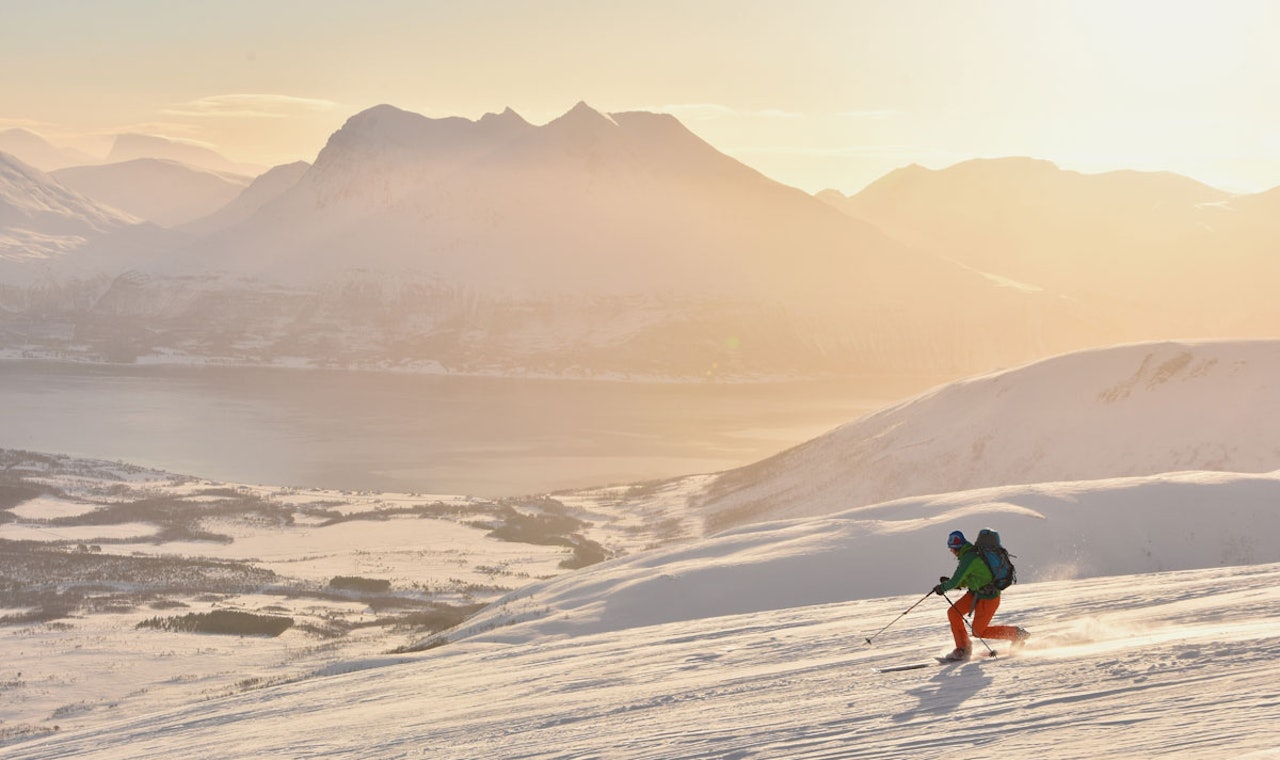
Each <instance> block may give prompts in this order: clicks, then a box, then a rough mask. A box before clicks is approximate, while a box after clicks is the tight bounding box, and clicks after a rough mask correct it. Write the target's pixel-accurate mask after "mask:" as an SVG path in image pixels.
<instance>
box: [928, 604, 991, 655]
mask: <svg viewBox="0 0 1280 760" xmlns="http://www.w3.org/2000/svg"><path fill="white" fill-rule="evenodd" d="M929 593H933V592H932V591H931V592H929ZM942 598H943V599H946V600H947V604H949V605H951V609H953V610H955V611H956V612H957V613H959V612H960V609H959V608H958V607H956V603H955V602H953V601H951V597H949V596H947V594H946V592H945V591H944V592H943V594H942ZM960 619H961V620H963V621H964V624H965V626H966V627H967V628H968V629H969V633H972V634H973V637H974V638H975V639H977V640H978V641H981V642H982V646H984V647H986V648H987V656H988V657H995V656H996V650H994V649H992V648H991V645H990V644H988V643H987V641H986V639H984V638H982V637H981V636H979V635H978V632H977V631H975V630H973V624H972V623H970V622H969V619H968V618H966V617H965V616H964V615H960Z"/></svg>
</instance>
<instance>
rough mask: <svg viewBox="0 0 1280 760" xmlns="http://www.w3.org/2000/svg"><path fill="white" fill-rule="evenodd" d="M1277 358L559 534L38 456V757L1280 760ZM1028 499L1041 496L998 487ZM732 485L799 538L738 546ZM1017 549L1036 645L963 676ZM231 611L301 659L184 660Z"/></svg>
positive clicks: (941, 430) (1037, 390)
mask: <svg viewBox="0 0 1280 760" xmlns="http://www.w3.org/2000/svg"><path fill="white" fill-rule="evenodd" d="M1275 351H1276V342H1274V341H1248V342H1234V343H1203V344H1199V343H1188V344H1176V345H1170V344H1160V345H1148V346H1126V347H1116V348H1112V349H1107V350H1099V351H1087V352H1082V353H1079V354H1074V355H1071V356H1066V357H1058V358H1056V359H1053V360H1050V361H1047V362H1041V363H1037V364H1032V365H1028V366H1026V367H1021V368H1016V369H1013V370H1009V371H1007V372H1004V373H996V374H993V375H990V376H986V377H982V378H974V379H971V380H967V381H963V382H961V383H954V384H950V385H947V386H943V387H940V388H938V389H935V390H933V391H930V392H927V393H924V394H921V395H920V396H918V397H916V398H914V399H910V400H907V401H904V402H902V403H900V404H896V405H893V406H892V407H890V408H888V409H886V410H883V411H881V412H877V413H873V414H870V415H867V416H866V417H864V418H862V419H860V420H856V421H853V422H851V423H850V424H848V425H846V426H842V427H841V428H839V429H838V430H836V431H833V432H832V433H831V434H828V435H825V436H822V437H820V438H819V439H817V440H816V441H815V442H813V443H811V444H803V445H801V446H798V447H796V448H794V449H792V450H790V451H788V452H786V456H785V457H782V461H785V462H787V463H788V466H787V467H785V468H779V467H777V466H776V462H774V463H773V464H772V465H766V464H765V463H762V464H761V465H749V466H747V467H744V468H739V469H738V470H732V471H728V472H725V473H715V474H710V475H700V476H690V477H685V478H675V479H671V480H665V481H654V482H649V483H640V484H633V485H625V486H616V487H609V488H597V489H587V490H580V491H573V492H564V493H556V494H549V495H546V496H541V497H537V496H535V497H527V498H524V499H510V500H488V499H477V498H474V497H463V496H432V495H425V494H399V495H396V494H352V493H340V492H325V491H320V490H318V489H312V490H307V489H297V488H293V489H288V488H279V487H270V486H245V485H237V484H228V483H217V482H212V481H208V480H203V479H200V478H192V477H188V476H176V475H170V474H167V473H159V472H155V471H150V470H145V469H141V468H133V467H130V466H128V465H123V464H119V463H116V464H112V463H106V462H84V461H78V460H70V459H67V458H59V457H47V456H44V455H36V454H23V453H21V452H7V453H6V455H5V456H6V462H5V468H4V472H5V473H6V478H7V479H6V480H5V481H4V484H3V485H4V487H3V489H0V497H3V498H4V502H3V507H4V510H3V511H2V512H0V514H4V515H5V516H6V517H5V521H4V522H3V523H0V540H2V541H3V542H4V544H3V552H0V556H2V557H3V559H4V562H5V563H6V564H5V569H4V571H3V572H2V573H0V575H3V576H4V578H5V583H6V584H7V585H6V586H5V589H6V598H7V599H8V600H9V601H8V602H7V603H6V605H5V606H6V609H4V610H3V611H0V617H4V618H5V623H4V625H2V626H0V654H3V661H4V662H6V663H8V664H7V665H6V666H5V669H4V670H3V671H0V689H2V690H3V692H2V693H3V694H4V696H5V700H4V706H3V708H2V709H3V712H2V713H0V721H3V722H2V723H0V730H3V731H4V732H5V734H4V736H5V741H6V743H7V744H6V746H5V750H6V757H15V758H53V757H73V756H74V757H103V758H125V757H128V758H138V757H161V756H170V755H174V754H181V755H184V756H219V757H245V758H248V757H260V756H285V757H298V758H303V757H333V756H340V757H370V758H386V757H444V758H474V757H481V756H491V757H502V758H552V757H563V758H568V757H573V758H579V757H620V758H725V757H737V758H746V757H768V758H806V757H810V758H818V757H829V758H833V757H885V758H890V757H949V756H953V755H954V754H955V753H956V752H963V753H964V754H966V755H968V756H975V757H997V756H1007V755H1009V754H1020V755H1028V754H1035V755H1037V756H1041V757H1049V758H1071V757H1095V756H1097V755H1099V754H1103V755H1111V756H1124V757H1160V756H1180V757H1212V758H1217V757H1222V758H1227V757H1230V758H1235V757H1275V756H1277V753H1276V750H1275V749H1274V748H1275V747H1276V746H1277V745H1278V744H1280V732H1278V731H1277V729H1276V728H1275V727H1274V726H1273V725H1272V724H1271V722H1270V718H1269V716H1270V715H1271V711H1272V710H1274V709H1275V706H1276V705H1277V704H1280V689H1277V687H1276V686H1275V684H1276V683H1280V680H1278V679H1277V676H1280V660H1277V656H1278V655H1280V628H1277V627H1276V615H1275V613H1274V610H1275V607H1276V604H1277V602H1278V601H1280V591H1278V590H1277V588H1280V586H1278V585H1277V581H1280V541H1278V540H1276V539H1277V537H1278V536H1280V512H1277V510H1276V509H1275V504H1277V503H1280V458H1278V456H1277V454H1276V451H1277V448H1276V446H1275V444H1274V441H1273V439H1272V437H1271V436H1269V435H1268V433H1267V431H1269V430H1274V429H1276V427H1277V424H1280V420H1277V414H1278V413H1280V410H1277V408H1276V406H1275V403H1274V401H1272V400H1271V399H1270V397H1269V395H1267V393H1266V392H1265V391H1266V389H1267V388H1269V387H1274V382H1275V377H1276V374H1275V366H1274V355H1275ZM1166 353H1167V354H1168V355H1169V356H1171V357H1173V358H1174V359H1175V361H1172V363H1171V361H1170V360H1169V359H1168V358H1160V357H1162V356H1164V355H1165V354H1166ZM1153 357H1154V358H1153ZM1099 388H1102V389H1104V390H1105V389H1110V390H1111V391H1113V392H1112V393H1111V394H1109V395H1108V394H1105V393H1103V394H1102V395H1101V396H1100V395H1099V391H1098V389H1099ZM1117 389H1121V390H1123V393H1121V392H1119V391H1117ZM1126 394H1127V395H1126ZM1064 419H1070V420H1072V421H1073V424H1070V425H1066V424H1064V423H1063V420H1064ZM1197 420H1199V422H1197ZM1014 423H1016V429H1014ZM988 426H990V428H988ZM925 431H929V432H931V435H929V436H925V435H924V432H925ZM966 436H976V437H978V438H982V439H984V440H986V442H987V445H986V446H985V447H984V448H983V449H982V451H981V454H982V456H975V457H972V458H970V459H969V466H967V467H959V466H955V465H954V463H953V464H952V465H951V466H949V467H946V468H941V469H938V470H937V471H934V472H931V473H929V475H930V477H932V478H934V480H929V481H927V482H929V483H931V485H930V486H929V487H928V488H926V489H925V490H924V491H923V492H921V491H920V490H919V488H918V487H913V486H912V483H911V478H910V477H908V476H906V475H904V474H902V473H904V472H906V471H908V470H910V469H912V468H915V469H916V470H917V471H919V472H920V473H921V475H924V474H925V470H926V469H927V468H928V466H929V463H930V462H935V461H952V458H951V456H950V455H949V454H948V452H950V451H952V450H954V448H955V447H956V446H959V447H960V448H962V449H964V450H965V451H968V452H974V451H975V450H974V448H973V446H972V445H971V443H970V442H969V439H968V438H967V437H966ZM1041 436H1047V437H1046V438H1044V440H1046V441H1049V442H1051V444H1052V449H1053V450H1052V452H1051V453H1050V452H1047V451H1046V452H1042V454H1041V456H1039V457H1037V458H1035V460H1034V462H1035V465H1034V467H1033V468H1031V469H1026V468H1025V467H1022V468H1013V469H1010V468H1009V467H1008V466H1007V465H1008V464H1010V463H1012V462H1016V461H1018V459H1017V458H1018V457H1019V456H1020V455H1021V454H1023V453H1024V452H1025V450H1026V448H1027V444H1026V441H1027V440H1040V437H1041ZM868 437H870V438H875V439H877V440H879V442H880V444H881V445H880V446H878V447H873V448H874V451H870V450H864V448H865V445H866V440H867V439H868ZM1228 440H1229V441H1231V442H1232V443H1231V445H1223V444H1222V443H1221V442H1222V441H1228ZM1103 441H1107V442H1109V444H1110V446H1111V448H1108V447H1105V446H1101V445H1100V444H1101V443H1102V442H1103ZM1046 445H1049V444H1046ZM1116 447H1118V448H1120V449H1123V450H1124V451H1125V452H1127V453H1126V455H1125V457H1124V458H1123V459H1122V460H1118V458H1117V456H1113V455H1111V454H1108V453H1107V452H1109V451H1112V450H1113V449H1115V448H1116ZM774 459H775V460H776V459H779V458H777V457H775V458H774ZM869 462H874V463H875V465H874V466H871V465H869V464H868V463H869ZM1055 470H1056V471H1060V472H1070V473H1072V477H1071V478H1070V479H1063V478H1057V479H1055V478H1053V477H1051V476H1050V475H1049V474H1050V473H1052V472H1054V471H1055ZM824 471H825V472H829V473H833V474H838V473H841V472H844V473H846V474H847V476H848V477H849V478H856V479H857V480H860V481H861V480H866V479H867V478H868V477H871V476H872V474H873V473H875V472H877V471H879V472H883V473H885V477H884V479H883V480H882V481H880V482H879V483H878V484H874V485H873V488H872V491H873V492H874V493H876V494H879V495H880V499H879V500H877V499H874V498H872V499H871V500H869V501H868V500H865V499H857V498H847V497H848V496H850V495H852V494H854V493H861V492H863V491H860V490H859V491H855V490H851V487H852V482H851V481H850V482H846V483H845V484H844V485H841V479H840V478H839V477H838V475H837V476H834V477H832V478H831V479H830V481H829V482H828V483H827V484H826V485H824V486H823V488H821V489H818V490H814V491H809V492H807V493H806V492H805V491H803V490H797V488H796V487H795V485H794V484H793V485H790V486H785V487H781V488H779V487H778V485H777V484H778V483H784V484H785V483H786V482H787V480H786V476H787V474H788V473H794V472H798V473H819V472H824ZM983 473H987V474H986V475H984V474H983ZM991 473H995V474H996V475H997V476H998V475H999V474H1000V473H1004V475H1003V477H1005V478H1011V476H1010V475H1009V473H1018V475H1017V477H1013V478H1011V479H1010V480H1009V482H1006V483H1002V484H1001V483H998V484H988V485H987V486H986V487H981V488H975V487H973V485H972V484H971V483H972V480H971V479H972V478H974V477H977V478H979V479H983V478H988V477H993V478H995V479H997V480H998V479H999V478H998V477H996V476H993V475H991ZM779 478H781V480H779ZM726 483H728V484H731V485H732V486H733V487H732V488H730V489H729V490H728V493H730V494H732V493H737V492H741V491H743V490H744V489H745V490H748V491H751V490H753V489H754V492H756V493H765V494H768V493H772V494H773V495H772V496H767V497H765V499H766V500H772V501H776V502H778V503H779V509H778V511H777V512H770V511H768V510H762V511H757V512H755V513H754V516H755V518H756V519H754V520H752V519H746V520H739V521H738V523H737V524H736V526H732V527H728V528H727V529H725V528H724V527H721V528H719V529H716V528H715V521H716V515H717V514H719V512H718V511H717V510H715V509H711V508H709V507H711V506H714V505H715V504H717V503H723V501H722V500H723V499H724V498H725V493H726V490H725V484H726ZM895 484H896V486H895ZM949 484H954V487H951V488H949V487H948V485H949ZM967 484H968V485H967ZM865 487H866V485H865V484H863V486H859V488H865ZM894 487H897V488H898V491H897V495H896V497H895V496H891V495H890V496H886V494H892V493H893V491H892V489H893V488H894ZM840 494H845V495H846V496H845V497H841V496H840ZM983 526H991V527H995V528H997V529H999V530H1000V531H1001V533H1002V535H1003V537H1004V540H1005V543H1006V545H1008V546H1009V547H1010V550H1011V551H1012V552H1013V553H1014V554H1015V555H1017V560H1016V561H1017V564H1018V572H1019V579H1020V582H1019V583H1018V584H1017V585H1016V586H1014V587H1012V588H1011V589H1010V590H1009V591H1007V592H1006V593H1005V597H1004V602H1003V604H1002V606H1001V608H1000V610H999V612H998V614H997V616H996V622H997V623H1007V624H1013V625H1019V626H1024V627H1026V628H1027V629H1029V630H1030V631H1031V632H1032V638H1031V640H1030V643H1029V644H1028V646H1027V647H1026V648H1025V649H1024V650H1022V651H1020V652H1017V653H1010V652H1007V651H1003V644H1002V643H1001V642H995V641H992V642H990V643H991V644H992V645H993V646H995V647H996V648H997V649H998V650H1001V651H1000V654H999V655H998V656H997V657H995V658H994V659H989V658H980V659H976V660H974V661H972V662H969V663H964V664H959V665H950V666H945V667H942V666H936V665H933V664H932V659H931V658H932V657H933V656H934V655H937V654H941V653H943V652H945V651H947V650H949V649H950V648H951V646H952V643H951V640H950V633H949V630H948V628H947V623H946V615H945V613H946V609H947V608H946V602H945V601H944V600H943V599H941V598H938V597H933V596H932V595H930V594H927V593H926V591H927V590H928V589H929V588H931V586H932V584H933V583H936V579H937V578H938V577H939V576H942V575H948V574H949V573H951V572H952V570H953V567H954V564H953V560H952V558H951V556H950V554H949V553H948V552H947V551H946V550H945V546H944V540H945V538H946V535H947V533H948V532H949V531H951V530H953V529H956V528H960V529H963V530H964V531H966V532H967V533H969V534H970V535H973V534H974V533H976V531H977V530H978V528H980V527H983ZM548 539H553V540H548ZM601 557H608V559H606V560H605V561H603V562H596V560H598V559H600V558H601ZM575 560H578V561H577V562H575ZM575 566H576V567H577V569H573V568H574V567H575ZM21 568H25V569H21ZM51 569H53V570H56V571H57V572H61V573H62V574H63V577H62V579H61V580H58V579H57V578H56V577H50V574H51ZM144 570H145V571H146V572H143V571H144ZM111 573H116V575H115V576H112V575H111ZM121 573H125V574H129V573H132V575H131V576H128V577H121V575H120V574H121ZM54 574H55V575H56V573H54ZM338 579H346V580H347V581H349V582H351V583H357V584H358V585H356V586H354V587H342V586H335V585H334V581H336V580H338ZM381 582H385V583H386V585H385V586H377V585H376V584H378V583H381ZM202 583H203V584H204V585H201V584H202ZM362 586H363V587H362ZM369 586H373V588H374V590H373V591H370V590H369V588H368V587H369ZM41 594H43V595H44V596H41ZM24 595H27V596H24ZM31 595H34V596H31ZM922 595H924V596H923V597H922ZM953 596H954V594H953ZM24 599H25V600H26V601H22V600H24ZM479 605H485V606H484V607H483V608H482V609H481V608H479ZM220 609H221V610H235V611H242V612H246V613H252V614H254V615H260V616H266V617H268V618H273V619H280V618H289V619H291V620H292V624H291V625H290V627H289V628H288V629H287V630H284V632H283V633H280V634H279V635H277V636H274V637H268V636H239V637H228V636H217V635H213V634H207V633H186V632H182V631H180V630H176V629H174V627H173V625H172V623H173V621H174V620H175V619H185V618H186V617H199V616H201V615H208V614H210V613H213V612H215V611H217V610H220ZM428 613H432V614H428ZM435 613H457V614H459V615H461V616H463V617H465V620H463V621H462V622H461V624H460V625H456V626H454V627H448V625H449V624H450V623H449V621H447V620H445V619H444V618H441V617H434V618H433V615H434V614H435ZM151 618H160V619H165V620H168V621H169V622H168V624H167V625H168V629H165V628H155V627H147V626H146V625H144V626H143V627H141V628H140V627H139V623H144V622H145V621H147V620H148V619H151ZM432 620H434V622H435V623H436V624H437V625H435V626H429V625H428V623H430V622H432ZM453 622H457V621H456V620H455V621H453ZM868 639H871V641H868ZM978 650H979V651H981V647H978ZM924 662H929V663H930V664H929V665H928V666H927V667H922V668H919V669H912V670H901V671H885V669H886V668H893V667H897V666H902V665H908V664H913V663H924Z"/></svg>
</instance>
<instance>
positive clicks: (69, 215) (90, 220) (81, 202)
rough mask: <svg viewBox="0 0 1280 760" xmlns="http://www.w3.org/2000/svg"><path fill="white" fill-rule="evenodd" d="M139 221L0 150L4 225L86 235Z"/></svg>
mask: <svg viewBox="0 0 1280 760" xmlns="http://www.w3.org/2000/svg"><path fill="white" fill-rule="evenodd" d="M136 222H137V219H136V218H134V217H131V216H128V215H126V214H123V213H121V212H120V211H118V210H116V209H114V208H110V207H108V206H106V205H104V204H102V203H98V202H96V201H94V200H92V199H90V198H88V197H86V196H84V195H83V194H81V193H78V192H76V191H74V190H72V189H71V188H69V187H67V186H66V185H64V184H63V183H61V182H59V181H58V180H57V179H56V178H55V177H53V176H51V175H48V174H45V173H44V172H42V171H40V170H39V169H36V168H35V167H33V166H30V165H28V164H26V163H24V162H22V161H20V160H18V159H17V158H15V157H14V156H11V155H9V154H7V153H0V226H3V227H4V228H13V227H19V228H22V229H29V230H32V231H35V232H40V233H46V234H81V235H83V234H91V233H101V232H106V231H109V230H112V229H117V228H119V227H121V226H124V225H127V224H133V223H136Z"/></svg>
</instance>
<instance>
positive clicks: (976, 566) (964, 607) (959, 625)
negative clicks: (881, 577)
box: [933, 530, 1031, 662]
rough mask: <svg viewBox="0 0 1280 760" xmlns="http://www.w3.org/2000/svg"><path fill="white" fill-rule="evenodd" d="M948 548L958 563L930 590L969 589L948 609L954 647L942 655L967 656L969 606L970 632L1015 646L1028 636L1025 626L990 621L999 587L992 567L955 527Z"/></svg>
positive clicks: (959, 658)
mask: <svg viewBox="0 0 1280 760" xmlns="http://www.w3.org/2000/svg"><path fill="white" fill-rule="evenodd" d="M947 548H948V549H950V550H951V553H952V554H953V555H955V557H956V559H957V560H958V561H959V564H957V565H956V571H955V573H953V574H952V576H951V577H950V578H946V577H943V578H939V579H938V580H939V581H940V582H939V583H938V585H936V586H934V587H933V593H935V594H938V595H939V596H941V595H943V594H944V593H945V592H947V591H950V590H951V589H953V588H966V589H968V591H967V592H966V593H965V595H964V596H962V597H960V600H959V601H957V602H955V603H954V604H952V605H950V607H949V609H948V610H947V619H948V620H949V621H950V622H951V636H952V637H953V638H954V639H955V641H956V648H955V650H954V651H953V652H951V654H949V655H947V656H946V657H945V659H947V660H950V661H952V662H960V661H962V660H967V659H969V655H970V653H971V652H972V645H971V642H970V641H969V632H968V631H967V630H965V625H964V616H965V615H967V614H969V612H970V610H972V611H973V635H975V636H979V637H981V638H984V639H1005V640H1006V641H1011V642H1013V647H1014V648H1015V649H1017V648H1020V647H1021V646H1022V645H1023V644H1024V643H1026V641H1027V639H1028V638H1029V637H1030V636H1031V634H1030V633H1028V632H1027V631H1026V630H1025V629H1023V628H1018V627H1015V626H1012V625H991V617H992V616H993V615H995V614H996V609H998V608H999V607H1000V591H999V590H998V589H997V588H996V587H995V586H994V585H993V584H992V583H991V569H990V568H989V567H987V563H986V562H985V561H983V559H982V557H981V556H980V555H979V554H978V551H977V550H976V549H974V548H973V544H971V543H969V541H968V539H966V538H965V537H964V534H963V533H961V532H960V531H958V530H956V531H952V532H951V535H950V536H947Z"/></svg>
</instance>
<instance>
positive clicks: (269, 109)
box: [164, 93, 338, 119]
mask: <svg viewBox="0 0 1280 760" xmlns="http://www.w3.org/2000/svg"><path fill="white" fill-rule="evenodd" d="M337 107H338V104H337V103H335V102H333V101H332V100H321V99H317V98H298V97H294V96H292V95H273V94H267V93H238V94H232V95H210V96H208V97H204V98H198V99H196V100H192V101H190V102H187V103H182V104H180V105H177V106H172V107H170V108H166V109H165V110H164V113H165V114H168V115H170V116H197V117H206V116H211V117H219V118H238V119H244V118H252V119H283V118H287V117H289V116H292V115H293V114H296V113H297V112H299V111H329V110H332V109H334V108H337Z"/></svg>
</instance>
